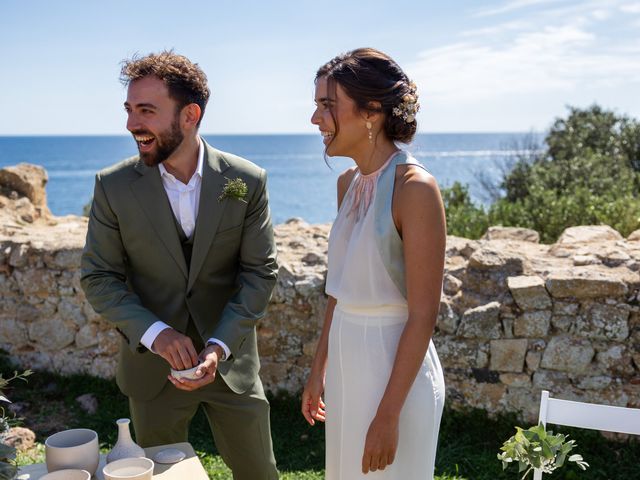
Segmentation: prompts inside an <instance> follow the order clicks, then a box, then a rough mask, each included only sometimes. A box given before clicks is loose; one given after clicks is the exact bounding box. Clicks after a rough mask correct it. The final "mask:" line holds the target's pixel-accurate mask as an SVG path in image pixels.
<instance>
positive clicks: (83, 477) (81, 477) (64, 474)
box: [40, 468, 91, 480]
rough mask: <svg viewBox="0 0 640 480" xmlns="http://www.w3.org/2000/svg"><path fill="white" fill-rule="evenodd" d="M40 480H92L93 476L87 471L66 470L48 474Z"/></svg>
mask: <svg viewBox="0 0 640 480" xmlns="http://www.w3.org/2000/svg"><path fill="white" fill-rule="evenodd" d="M40 480H91V474H90V473H89V472H87V471H86V470H77V469H75V468H74V469H69V468H65V469H64V470H57V471H55V472H51V473H47V474H45V475H43V476H42V477H40Z"/></svg>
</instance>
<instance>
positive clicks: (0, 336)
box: [0, 317, 29, 348]
mask: <svg viewBox="0 0 640 480" xmlns="http://www.w3.org/2000/svg"><path fill="white" fill-rule="evenodd" d="M0 343H8V344H10V345H11V347H12V348H21V347H24V346H25V345H28V343H29V337H28V336H27V327H26V326H25V325H24V323H22V322H20V321H17V320H15V319H13V318H2V317H0Z"/></svg>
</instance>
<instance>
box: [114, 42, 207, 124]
mask: <svg viewBox="0 0 640 480" xmlns="http://www.w3.org/2000/svg"><path fill="white" fill-rule="evenodd" d="M149 75H155V76H156V77H158V78H159V79H160V80H162V81H163V82H164V83H165V85H166V86H167V88H168V90H169V96H170V97H171V98H173V99H174V100H175V101H176V102H178V105H177V109H178V111H180V110H182V108H183V107H185V106H186V105H189V104H190V103H196V104H197V105H198V106H199V107H200V110H201V112H202V113H201V115H200V120H199V121H198V126H200V122H202V117H203V116H204V109H205V107H206V106H207V102H208V101H209V96H210V95H211V91H210V90H209V87H208V86H207V76H206V75H205V74H204V72H203V71H202V69H201V68H200V67H199V66H198V64H197V63H193V62H192V61H191V60H189V59H188V58H187V57H185V56H183V55H178V54H175V53H173V51H172V50H169V51H166V50H165V51H163V52H160V53H150V54H149V55H147V56H145V57H138V56H137V55H134V56H133V58H131V59H130V60H123V61H122V70H121V71H120V81H121V82H122V84H123V85H125V86H127V85H129V84H130V83H131V82H133V81H135V80H138V79H140V78H143V77H146V76H149Z"/></svg>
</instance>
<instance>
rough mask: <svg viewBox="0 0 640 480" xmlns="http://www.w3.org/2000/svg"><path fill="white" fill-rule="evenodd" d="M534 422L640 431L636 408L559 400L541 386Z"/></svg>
mask: <svg viewBox="0 0 640 480" xmlns="http://www.w3.org/2000/svg"><path fill="white" fill-rule="evenodd" d="M538 422H541V423H542V424H543V425H544V426H545V427H546V426H547V422H548V423H553V424H554V425H565V426H567V427H578V428H588V429H591V430H601V431H605V432H617V433H628V434H632V435H640V408H623V407H614V406H611V405H598V404H595V403H583V402H572V401H570V400H560V399H559V398H551V397H550V396H549V392H548V391H547V390H543V391H542V395H541V397H540V415H539V417H538ZM587 460H588V459H587ZM533 480H542V471H540V470H535V472H534V474H533Z"/></svg>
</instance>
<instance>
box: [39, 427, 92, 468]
mask: <svg viewBox="0 0 640 480" xmlns="http://www.w3.org/2000/svg"><path fill="white" fill-rule="evenodd" d="M44 445H45V461H46V464H47V471H49V472H55V471H57V470H64V469H76V470H86V471H88V472H89V473H90V474H92V475H93V474H94V473H96V470H97V469H98V462H99V461H100V451H99V450H98V434H97V433H96V432H95V431H93V430H89V429H88V428H74V429H71V430H63V431H62V432H58V433H54V434H53V435H51V436H50V437H48V438H47V439H46V440H45V442H44Z"/></svg>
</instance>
